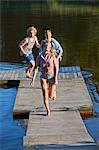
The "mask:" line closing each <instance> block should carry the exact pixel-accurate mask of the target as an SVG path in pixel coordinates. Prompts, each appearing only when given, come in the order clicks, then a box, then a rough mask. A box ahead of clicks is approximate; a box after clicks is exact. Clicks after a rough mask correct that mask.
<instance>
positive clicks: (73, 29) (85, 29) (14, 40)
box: [0, 0, 99, 83]
mask: <svg viewBox="0 0 99 150" xmlns="http://www.w3.org/2000/svg"><path fill="white" fill-rule="evenodd" d="M73 4H74V5H73ZM84 4H87V3H84ZM97 4H98V3H97ZM31 25H34V26H35V27H36V28H37V29H38V34H37V36H38V39H39V42H40V41H41V39H42V37H43V34H44V31H45V29H51V30H52V31H53V37H55V38H56V39H57V40H58V41H59V42H60V43H61V45H62V47H63V49H64V55H63V61H62V62H61V66H71V65H74V66H75V65H76V66H80V67H81V69H82V70H89V71H91V72H92V73H94V79H95V81H96V82H97V83H99V69H98V68H99V7H98V6H95V3H94V4H93V5H91V3H90V4H89V5H88V4H87V5H80V3H79V5H77V3H72V4H70V3H69V5H67V3H65V1H58V0H54V1H53V0H52V1H46V0H45V1H40V0H39V1H33V2H32V1H27V0H25V1H11V2H6V1H2V3H1V34H0V46H1V61H8V62H18V63H22V62H23V60H22V59H21V58H20V56H19V51H18V44H19V42H20V41H21V40H22V39H23V38H24V37H25V36H26V29H27V28H28V27H29V26H31ZM36 51H37V49H35V50H34V53H35V56H36V55H37V52H36Z"/></svg>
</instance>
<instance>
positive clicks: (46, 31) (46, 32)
mask: <svg viewBox="0 0 99 150" xmlns="http://www.w3.org/2000/svg"><path fill="white" fill-rule="evenodd" d="M48 32H50V33H51V34H52V31H51V30H45V33H44V35H45V36H46V35H47V34H48Z"/></svg>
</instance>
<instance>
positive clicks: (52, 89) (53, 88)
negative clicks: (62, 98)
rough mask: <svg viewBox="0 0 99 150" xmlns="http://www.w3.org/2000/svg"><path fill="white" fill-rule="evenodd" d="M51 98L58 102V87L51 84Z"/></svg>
mask: <svg viewBox="0 0 99 150" xmlns="http://www.w3.org/2000/svg"><path fill="white" fill-rule="evenodd" d="M49 97H50V98H51V99H52V100H56V85H55V84H49Z"/></svg>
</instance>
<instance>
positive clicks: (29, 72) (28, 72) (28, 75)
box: [26, 60, 35, 78]
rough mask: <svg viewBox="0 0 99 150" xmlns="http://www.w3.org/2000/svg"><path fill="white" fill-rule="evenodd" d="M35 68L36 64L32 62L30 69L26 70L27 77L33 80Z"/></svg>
mask: <svg viewBox="0 0 99 150" xmlns="http://www.w3.org/2000/svg"><path fill="white" fill-rule="evenodd" d="M34 67H35V62H34V61H33V60H31V61H30V64H29V66H28V68H27V69H26V74H27V77H29V78H32V72H33V69H34Z"/></svg>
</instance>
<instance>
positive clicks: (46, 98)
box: [41, 79, 50, 117]
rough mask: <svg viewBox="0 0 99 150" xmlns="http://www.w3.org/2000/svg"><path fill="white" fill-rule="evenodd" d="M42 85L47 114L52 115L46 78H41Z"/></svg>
mask: <svg viewBox="0 0 99 150" xmlns="http://www.w3.org/2000/svg"><path fill="white" fill-rule="evenodd" d="M41 87H42V92H43V98H44V105H45V108H46V110H47V115H48V116H49V117H50V108H49V101H48V88H47V82H46V80H45V79H42V80H41Z"/></svg>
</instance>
